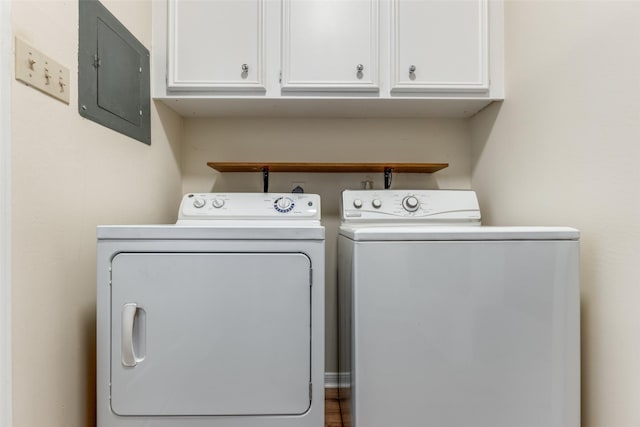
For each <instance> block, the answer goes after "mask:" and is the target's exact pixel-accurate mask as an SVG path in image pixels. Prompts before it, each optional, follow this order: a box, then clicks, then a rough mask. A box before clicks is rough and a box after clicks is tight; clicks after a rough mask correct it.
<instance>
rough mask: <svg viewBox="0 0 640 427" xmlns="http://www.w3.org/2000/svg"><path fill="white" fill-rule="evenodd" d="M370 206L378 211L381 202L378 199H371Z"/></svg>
mask: <svg viewBox="0 0 640 427" xmlns="http://www.w3.org/2000/svg"><path fill="white" fill-rule="evenodd" d="M371 206H373V207H374V208H376V209H380V206H382V202H381V201H380V199H373V201H372V202H371Z"/></svg>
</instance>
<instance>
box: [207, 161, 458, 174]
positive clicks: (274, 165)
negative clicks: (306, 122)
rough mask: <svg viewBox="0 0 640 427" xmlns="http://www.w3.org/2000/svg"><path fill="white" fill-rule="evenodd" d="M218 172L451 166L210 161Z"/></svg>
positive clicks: (409, 170) (423, 169)
mask: <svg viewBox="0 0 640 427" xmlns="http://www.w3.org/2000/svg"><path fill="white" fill-rule="evenodd" d="M207 166H209V167H211V168H213V169H215V170H217V171H218V172H265V171H266V172H321V173H352V172H364V173H367V172H380V173H383V172H385V171H388V170H391V171H392V172H394V173H433V172H437V171H439V170H441V169H444V168H446V167H447V166H449V164H448V163H287V162H282V163H280V162H265V163H240V162H208V163H207Z"/></svg>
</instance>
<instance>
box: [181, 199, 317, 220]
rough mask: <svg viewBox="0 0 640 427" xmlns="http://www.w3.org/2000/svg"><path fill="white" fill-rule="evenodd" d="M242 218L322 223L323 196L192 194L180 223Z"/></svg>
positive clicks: (183, 207) (185, 204)
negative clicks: (183, 221)
mask: <svg viewBox="0 0 640 427" xmlns="http://www.w3.org/2000/svg"><path fill="white" fill-rule="evenodd" d="M218 219H228V220H236V219H237V220H242V219H262V220H278V219H288V220H291V219H304V220H318V221H319V220H320V196H318V195H317V194H304V193H295V194H294V193H285V194H278V193H189V194H187V195H185V196H184V197H183V198H182V203H181V204H180V212H179V214H178V221H182V220H218Z"/></svg>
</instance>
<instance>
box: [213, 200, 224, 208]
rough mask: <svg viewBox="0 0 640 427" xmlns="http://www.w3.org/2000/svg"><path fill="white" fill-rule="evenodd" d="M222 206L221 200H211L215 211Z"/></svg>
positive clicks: (222, 201)
mask: <svg viewBox="0 0 640 427" xmlns="http://www.w3.org/2000/svg"><path fill="white" fill-rule="evenodd" d="M223 206H224V200H222V199H213V207H214V208H216V209H220V208H221V207H223Z"/></svg>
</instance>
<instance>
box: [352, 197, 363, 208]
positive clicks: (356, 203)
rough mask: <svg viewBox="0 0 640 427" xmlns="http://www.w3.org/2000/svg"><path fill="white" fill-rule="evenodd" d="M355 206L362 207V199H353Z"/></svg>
mask: <svg viewBox="0 0 640 427" xmlns="http://www.w3.org/2000/svg"><path fill="white" fill-rule="evenodd" d="M353 207H354V208H356V209H360V208H361V207H362V200H360V199H355V200H354V201H353Z"/></svg>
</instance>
